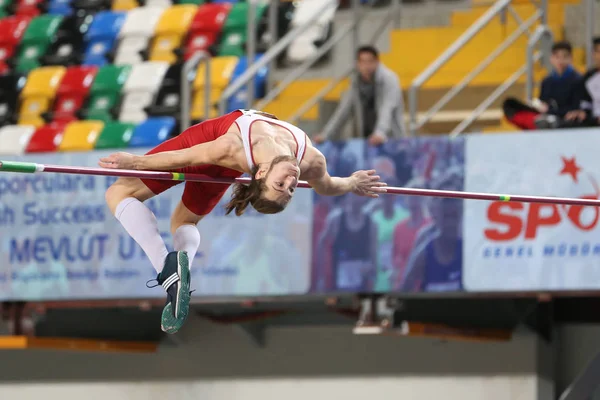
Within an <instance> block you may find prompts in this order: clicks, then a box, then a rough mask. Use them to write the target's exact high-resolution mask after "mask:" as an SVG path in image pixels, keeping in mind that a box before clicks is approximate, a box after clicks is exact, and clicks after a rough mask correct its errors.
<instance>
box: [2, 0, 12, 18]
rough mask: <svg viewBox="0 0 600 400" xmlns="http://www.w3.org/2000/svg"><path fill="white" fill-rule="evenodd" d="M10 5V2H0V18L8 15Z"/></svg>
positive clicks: (7, 0)
mask: <svg viewBox="0 0 600 400" xmlns="http://www.w3.org/2000/svg"><path fill="white" fill-rule="evenodd" d="M11 3H12V2H11V1H10V0H0V18H4V17H6V16H8V15H10V12H9V11H8V8H9V6H10V5H11Z"/></svg>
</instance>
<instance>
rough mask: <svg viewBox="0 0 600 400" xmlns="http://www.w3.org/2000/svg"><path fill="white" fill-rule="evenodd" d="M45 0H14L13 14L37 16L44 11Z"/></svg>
mask: <svg viewBox="0 0 600 400" xmlns="http://www.w3.org/2000/svg"><path fill="white" fill-rule="evenodd" d="M45 3H46V2H45V0H16V2H15V3H13V9H14V14H15V15H19V16H23V17H30V18H33V17H37V16H38V15H40V14H42V13H43V11H45V8H46V7H45Z"/></svg>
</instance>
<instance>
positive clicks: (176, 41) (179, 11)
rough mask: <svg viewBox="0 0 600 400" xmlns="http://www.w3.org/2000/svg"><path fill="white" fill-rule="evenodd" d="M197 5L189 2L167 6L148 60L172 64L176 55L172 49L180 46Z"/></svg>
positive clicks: (157, 28)
mask: <svg viewBox="0 0 600 400" xmlns="http://www.w3.org/2000/svg"><path fill="white" fill-rule="evenodd" d="M197 9H198V7H196V6H194V5H191V4H184V5H176V6H173V7H170V8H167V9H166V10H165V12H164V13H163V14H162V15H161V17H160V20H159V21H158V25H157V26H156V30H155V32H154V39H153V41H152V45H151V49H150V58H149V60H150V61H165V62H168V63H169V64H173V63H175V62H176V61H177V59H178V57H177V55H176V54H175V52H174V50H175V49H177V48H179V47H180V46H181V43H182V42H183V39H184V38H185V35H186V33H187V32H188V29H189V26H190V24H191V23H192V19H193V18H194V15H195V14H196V11H197Z"/></svg>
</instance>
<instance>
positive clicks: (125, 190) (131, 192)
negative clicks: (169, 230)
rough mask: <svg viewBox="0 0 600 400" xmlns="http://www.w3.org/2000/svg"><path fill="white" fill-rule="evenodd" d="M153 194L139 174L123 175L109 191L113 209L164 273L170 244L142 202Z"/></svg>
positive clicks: (154, 264)
mask: <svg viewBox="0 0 600 400" xmlns="http://www.w3.org/2000/svg"><path fill="white" fill-rule="evenodd" d="M153 196H154V193H153V192H152V191H151V190H150V189H149V188H148V187H147V186H146V185H145V184H144V183H143V182H142V181H141V180H139V179H137V178H120V179H118V180H117V181H116V182H115V183H114V184H113V185H112V186H110V187H109V188H108V189H107V191H106V194H105V198H106V203H107V204H108V207H109V208H110V210H111V212H112V213H113V214H114V215H115V217H116V218H117V219H118V220H119V222H121V225H123V227H124V228H125V230H126V231H127V233H129V235H130V236H131V237H132V238H133V239H134V240H135V241H136V242H137V243H138V244H139V245H140V247H141V248H142V250H144V253H146V255H147V256H148V258H149V259H150V262H151V263H152V266H153V267H154V269H155V270H156V271H157V272H159V273H160V272H161V271H162V269H163V267H164V264H165V259H166V257H167V254H168V251H167V247H166V245H165V242H164V240H163V239H162V237H161V236H160V232H159V230H158V222H157V221H156V217H155V216H154V214H153V213H152V211H150V209H149V208H148V207H146V206H145V205H144V204H143V203H142V202H143V201H146V200H148V199H150V198H152V197H153Z"/></svg>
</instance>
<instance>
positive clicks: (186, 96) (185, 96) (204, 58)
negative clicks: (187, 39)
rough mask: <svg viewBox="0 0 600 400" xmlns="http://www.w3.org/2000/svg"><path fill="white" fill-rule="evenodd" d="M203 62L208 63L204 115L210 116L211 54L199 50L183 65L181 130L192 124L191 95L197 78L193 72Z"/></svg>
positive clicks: (205, 75)
mask: <svg viewBox="0 0 600 400" xmlns="http://www.w3.org/2000/svg"><path fill="white" fill-rule="evenodd" d="M201 62H204V63H205V64H206V67H205V70H204V117H205V118H208V116H209V115H210V89H211V88H210V78H211V71H210V54H208V53H206V52H204V51H199V52H197V53H194V54H193V55H192V57H190V59H189V60H187V61H186V62H185V63H184V64H183V67H181V122H180V125H181V131H184V130H186V129H187V128H189V127H190V125H191V118H192V115H191V101H192V100H191V97H192V86H193V83H194V79H195V74H193V73H192V72H193V71H195V70H196V68H197V67H198V65H199V64H200V63H201ZM190 78H191V79H190Z"/></svg>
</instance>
